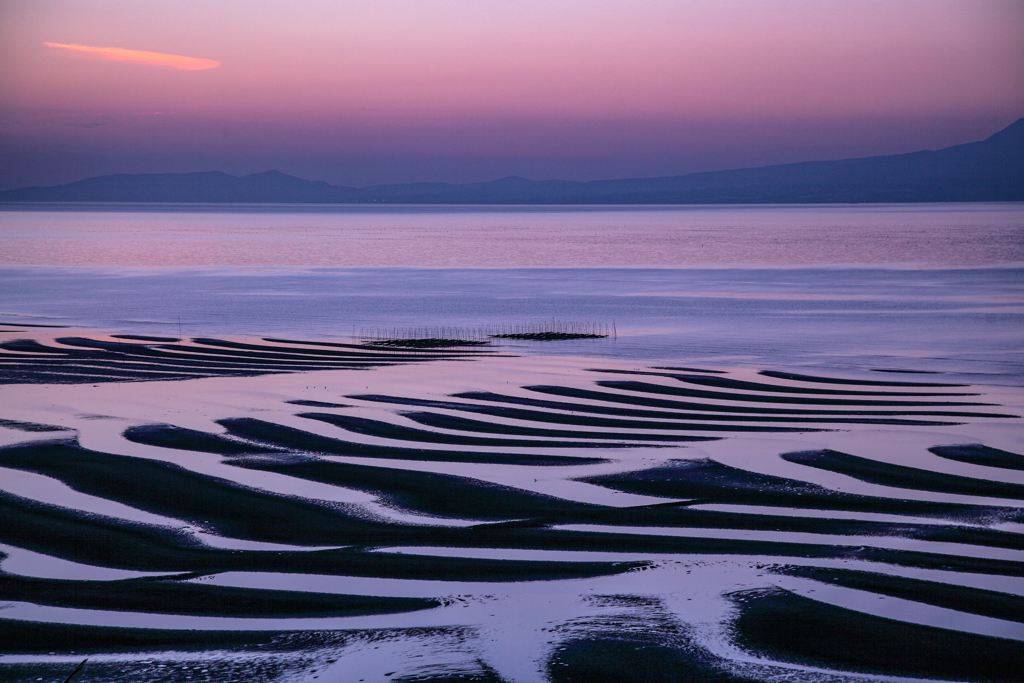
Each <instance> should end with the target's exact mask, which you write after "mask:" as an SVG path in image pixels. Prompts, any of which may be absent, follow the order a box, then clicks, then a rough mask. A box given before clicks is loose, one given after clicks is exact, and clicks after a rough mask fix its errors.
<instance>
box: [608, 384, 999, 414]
mask: <svg viewBox="0 0 1024 683" xmlns="http://www.w3.org/2000/svg"><path fill="white" fill-rule="evenodd" d="M595 384H597V385H598V386H600V387H606V388H609V389H619V390H624V391H637V392H641V393H648V394H665V395H669V396H687V397H691V398H709V399H716V400H720V401H751V402H756V403H785V404H789V403H793V404H798V405H823V406H901V407H912V406H921V407H936V408H938V407H943V406H990V405H993V404H991V403H972V402H966V401H918V400H914V401H895V400H890V401H874V400H867V399H842V398H815V397H807V396H763V395H761V394H737V393H731V392H724V391H703V390H700V389H688V388H685V387H670V386H666V385H663V384H651V383H649V382H630V381H601V382H595ZM924 395H926V396H931V395H935V394H924Z"/></svg>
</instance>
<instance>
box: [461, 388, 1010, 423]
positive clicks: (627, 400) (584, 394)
mask: <svg viewBox="0 0 1024 683" xmlns="http://www.w3.org/2000/svg"><path fill="white" fill-rule="evenodd" d="M598 384H600V385H602V386H606V385H608V384H609V383H608V382H598ZM622 384H624V385H631V384H637V385H639V386H641V387H642V386H655V387H658V386H660V385H642V384H640V383H638V382H633V383H631V382H623V383H622ZM618 388H621V389H624V390H626V391H639V389H633V387H631V386H623V387H618ZM523 389H526V390H528V391H535V392H537V393H541V394H547V395H553V396H563V397H566V398H579V399H587V400H591V401H603V402H606V403H613V404H616V403H617V404H625V405H640V406H647V407H650V408H666V409H676V410H695V411H704V412H720V413H742V414H755V415H822V416H827V415H908V416H915V415H928V416H936V417H965V418H971V417H1018V416H1017V415H1008V414H1004V413H977V412H963V411H950V410H912V411H908V410H851V409H849V408H843V409H838V408H832V409H827V410H811V409H807V408H766V407H763V406H745V405H723V404H714V403H695V402H692V401H676V400H671V399H664V398H653V397H650V396H642V395H637V394H632V393H619V392H617V391H616V392H611V391H594V390H592V389H578V388H575V387H560V386H549V385H542V384H539V385H532V386H525V387H523ZM660 393H669V392H660ZM454 395H455V396H457V397H462V398H477V397H480V396H494V395H495V394H490V393H487V392H463V393H459V394H454ZM499 396H501V400H503V401H508V402H509V403H513V402H520V401H530V400H531V399H524V398H520V397H517V396H504V395H499ZM484 400H486V399H484ZM735 400H743V399H735ZM889 405H891V406H901V405H908V404H905V403H892V404H889ZM909 405H910V407H915V406H918V405H919V404H918V403H912V404H909ZM970 405H975V404H970ZM983 405H991V404H983ZM587 407H588V406H587V405H582V406H581V408H580V409H581V410H585V409H586V408H587Z"/></svg>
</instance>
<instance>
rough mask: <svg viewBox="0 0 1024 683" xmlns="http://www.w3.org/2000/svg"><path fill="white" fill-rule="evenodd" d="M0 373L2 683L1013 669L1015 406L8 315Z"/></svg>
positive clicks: (749, 677) (1001, 676) (845, 386)
mask: <svg viewBox="0 0 1024 683" xmlns="http://www.w3.org/2000/svg"><path fill="white" fill-rule="evenodd" d="M0 383H2V384H4V385H5V386H4V389H3V393H2V399H0V633H2V634H3V635H2V639H0V642H2V645H0V654H2V656H0V672H2V673H3V676H4V677H6V678H9V679H10V680H35V679H36V678H37V677H40V676H42V677H43V678H44V680H45V679H46V677H50V678H57V677H59V676H61V675H63V676H64V677H66V676H67V675H68V674H70V673H71V671H72V670H73V669H74V667H75V666H77V665H78V663H80V662H81V661H82V659H84V658H85V657H88V658H89V661H88V663H87V665H86V666H84V667H83V668H82V669H81V670H80V671H79V673H78V674H76V678H75V680H81V681H99V680H111V679H123V680H128V679H130V680H139V681H150V680H151V681H157V680H160V681H171V680H173V681H186V680H274V681H276V680H281V681H285V680H287V681H293V680H309V681H312V680H313V679H314V678H318V680H360V679H362V680H365V681H371V680H381V681H383V680H391V681H395V680H401V681H413V680H416V681H434V682H435V683H439V682H440V681H451V680H473V681H580V680H619V681H658V680H679V679H680V677H682V679H685V680H705V681H723V682H726V681H780V680H782V679H786V680H800V681H804V680H806V681H810V680H815V681H817V680H835V681H849V680H877V679H869V678H865V677H866V676H867V677H870V676H882V677H887V678H891V677H908V676H909V677H929V678H940V679H955V680H970V681H1010V680H1015V677H1016V676H1017V675H1018V671H1017V667H1018V666H1019V665H1018V664H1017V663H1018V662H1019V661H1020V659H1021V657H1022V656H1024V650H1022V648H1024V619H1022V618H1021V616H1020V614H1021V610H1022V608H1024V582H1022V581H1024V540H1022V539H1024V533H1022V532H1024V476H1022V469H1024V467H1022V465H1021V463H1022V462H1024V455H1022V454H1024V438H1022V437H1021V433H1022V432H1021V429H1020V425H1021V418H1020V417H1019V416H1020V415H1022V414H1024V412H1022V411H1024V392H1022V391H1021V390H1020V389H1019V388H1016V387H1012V386H990V385H977V384H975V385H970V384H965V383H964V382H963V381H949V380H947V379H945V378H944V377H943V375H942V374H941V373H936V374H928V375H921V374H918V373H907V374H905V375H900V374H898V373H886V374H884V375H879V374H872V373H871V372H870V370H867V369H865V370H864V371H860V372H855V371H852V370H848V371H846V372H845V373H836V376H834V377H830V376H826V375H824V374H821V373H818V374H809V373H806V372H795V371H789V370H779V369H771V368H765V369H760V370H759V369H754V368H735V367H702V368H691V367H682V366H679V367H677V366H674V365H658V366H651V367H638V366H637V363H636V361H630V362H628V363H627V362H623V361H612V360H600V361H597V360H595V359H593V358H575V357H557V356H526V357H520V356H516V355H513V354H512V353H509V352H508V350H507V349H503V348H502V347H495V348H486V349H472V348H466V349H451V348H448V349H395V348H387V347H373V346H366V345H363V344H358V343H352V344H348V343H341V342H319V341H316V340H299V339H283V338H260V339H219V338H209V337H206V338H178V337H152V336H148V335H127V334H122V335H105V334H98V333H96V332H95V331H75V330H64V329H52V330H51V329H43V328H29V327H27V326H26V327H25V328H24V329H22V330H20V331H19V334H17V335H11V334H7V335H6V336H5V341H3V342H0ZM4 473H6V474H4ZM509 643H515V644H516V645H515V648H510V647H509V646H508V644H509ZM355 674H358V675H357V677H356V678H355V679H353V678H352V676H353V675H355Z"/></svg>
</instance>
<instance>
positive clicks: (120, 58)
mask: <svg viewBox="0 0 1024 683" xmlns="http://www.w3.org/2000/svg"><path fill="white" fill-rule="evenodd" d="M43 45H46V46H47V47H56V48H60V49H62V50H73V51H74V52H80V53H84V54H87V55H91V56H93V57H98V58H99V59H109V60H110V61H113V62H132V63H134V64H151V65H153V66H169V67H171V68H172V69H185V70H186V71H202V70H203V69H215V68H217V67H218V66H220V62H215V61H213V60H212V59H201V58H199V57H184V56H182V55H168V54H163V53H162V52H145V51H144V50H126V49H124V48H123V47H90V46H88V45H64V44H62V43H43Z"/></svg>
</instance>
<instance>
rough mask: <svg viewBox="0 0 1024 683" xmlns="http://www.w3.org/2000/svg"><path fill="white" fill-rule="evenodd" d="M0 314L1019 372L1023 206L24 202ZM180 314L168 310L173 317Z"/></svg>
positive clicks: (759, 360)
mask: <svg viewBox="0 0 1024 683" xmlns="http://www.w3.org/2000/svg"><path fill="white" fill-rule="evenodd" d="M0 283H2V288H3V295H2V299H0V321H6V322H35V323H37V324H59V325H74V326H81V327H92V328H97V329H102V330H110V331H122V332H124V331H127V332H134V333H163V334H167V333H171V332H178V331H179V329H180V331H181V333H182V334H185V335H191V336H200V335H238V336H259V335H294V336H304V337H309V338H334V337H351V336H352V335H353V334H358V333H359V332H360V331H363V330H366V329H373V328H378V327H392V328H396V327H397V328H413V327H417V326H427V325H448V326H473V325H490V324H501V323H521V322H534V321H544V320H552V319H554V320H556V321H578V322H599V323H614V325H615V327H616V329H617V331H618V337H617V338H616V339H610V340H603V341H586V342H564V343H557V344H534V345H529V346H522V347H518V348H519V350H521V351H524V352H529V353H558V354H566V355H595V356H610V357H619V358H636V359H659V358H660V359H667V358H675V359H709V360H713V361H715V362H720V363H721V362H724V363H729V364H741V365H742V364H747V363H750V364H754V365H758V366H762V367H763V366H765V365H766V364H768V365H794V364H795V365H821V366H826V367H841V368H862V367H876V366H881V367H898V368H908V369H918V370H922V369H924V370H942V371H947V372H948V371H956V372H964V373H975V374H977V373H980V374H983V375H1002V376H1004V377H1006V376H1020V375H1021V374H1022V370H1021V368H1022V364H1021V354H1020V350H1021V349H1022V348H1024V316H1022V314H1024V205H1021V204H968V205H957V204H944V205H871V206H789V207H786V206H783V207H716V206H709V207H653V208H643V207H642V208H608V207H605V208H594V207H590V208H588V207H572V208H564V207H554V208H530V207H525V208H523V207H511V208H502V207H497V208H495V207H448V208H446V207H386V208H378V207H313V208H310V207H253V206H236V207H210V206H190V207H189V206H186V207H163V208H155V209H154V208H153V207H139V206H106V207H103V206H76V207H68V206H65V207H61V208H60V210H57V209H56V207H33V208H32V209H31V210H28V209H25V208H23V209H22V210H6V211H0ZM179 326H180V327H179Z"/></svg>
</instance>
